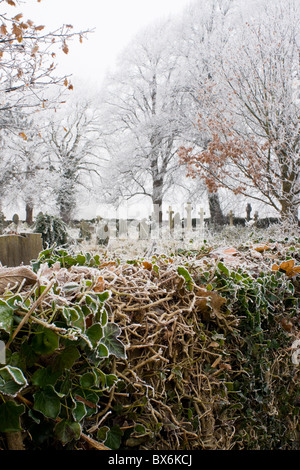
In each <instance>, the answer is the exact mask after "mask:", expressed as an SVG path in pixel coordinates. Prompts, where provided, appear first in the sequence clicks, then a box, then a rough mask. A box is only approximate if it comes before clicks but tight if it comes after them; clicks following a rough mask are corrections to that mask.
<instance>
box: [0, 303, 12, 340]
mask: <svg viewBox="0 0 300 470" xmlns="http://www.w3.org/2000/svg"><path fill="white" fill-rule="evenodd" d="M13 314H14V309H13V308H11V307H10V306H9V305H8V304H7V302H5V300H2V299H0V330H3V331H5V332H6V333H9V334H10V333H11V329H12V324H13Z"/></svg>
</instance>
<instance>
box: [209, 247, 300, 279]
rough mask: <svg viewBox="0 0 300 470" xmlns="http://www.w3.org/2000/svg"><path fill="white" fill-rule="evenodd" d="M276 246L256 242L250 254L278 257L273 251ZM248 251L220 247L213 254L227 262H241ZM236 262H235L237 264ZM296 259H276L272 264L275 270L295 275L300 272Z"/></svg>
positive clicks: (262, 256)
mask: <svg viewBox="0 0 300 470" xmlns="http://www.w3.org/2000/svg"><path fill="white" fill-rule="evenodd" d="M273 250H274V247H272V246H269V245H268V244H264V243H260V244H254V245H252V246H251V247H249V255H250V256H251V258H252V259H253V258H254V259H273V260H275V259H276V258H277V259H278V254H276V253H272V252H273ZM245 254H246V255H247V253H245V252H244V253H242V252H240V251H238V250H237V249H236V248H234V247H226V248H219V249H216V250H213V251H212V252H211V255H212V256H213V257H215V258H216V257H217V258H220V259H223V260H224V261H225V262H232V261H236V263H239V260H240V261H242V260H243V255H245ZM236 263H235V264H236ZM296 263H297V262H296V260H295V259H288V260H285V261H282V262H279V261H277V260H276V262H275V263H274V264H273V265H272V266H271V270H272V271H273V272H276V271H280V272H283V273H285V274H286V276H288V277H290V278H291V277H294V276H297V275H299V274H300V264H296Z"/></svg>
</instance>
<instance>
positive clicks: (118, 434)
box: [104, 426, 123, 450]
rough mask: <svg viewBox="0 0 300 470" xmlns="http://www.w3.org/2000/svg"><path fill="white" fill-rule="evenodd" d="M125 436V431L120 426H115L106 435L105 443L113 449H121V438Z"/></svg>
mask: <svg viewBox="0 0 300 470" xmlns="http://www.w3.org/2000/svg"><path fill="white" fill-rule="evenodd" d="M122 436H123V431H122V430H121V429H120V428H119V426H113V427H112V428H111V429H110V430H109V431H108V432H107V436H106V440H105V442H104V445H106V446H107V447H109V448H110V449H112V450H117V449H119V447H120V445H121V438H122Z"/></svg>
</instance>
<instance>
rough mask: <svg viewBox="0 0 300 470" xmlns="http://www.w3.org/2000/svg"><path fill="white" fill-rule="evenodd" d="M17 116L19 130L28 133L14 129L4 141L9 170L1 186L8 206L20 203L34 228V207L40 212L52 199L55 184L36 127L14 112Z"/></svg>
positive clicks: (5, 157)
mask: <svg viewBox="0 0 300 470" xmlns="http://www.w3.org/2000/svg"><path fill="white" fill-rule="evenodd" d="M14 116H15V118H16V116H18V119H17V122H16V128H17V129H18V130H19V129H21V128H22V129H24V131H25V130H26V134H25V132H24V131H23V132H12V130H11V131H10V134H9V138H7V139H6V140H5V145H4V148H3V155H4V161H6V167H7V171H6V173H5V175H3V177H2V178H3V179H2V184H1V187H2V188H3V189H4V196H5V200H6V203H7V204H8V205H15V204H16V203H17V202H21V203H23V204H24V205H25V212H26V222H27V223H28V224H29V225H31V224H32V223H33V211H34V208H35V207H37V209H38V210H40V206H41V204H45V203H46V201H48V200H49V196H50V195H51V186H52V184H53V181H51V178H52V175H51V173H50V172H49V169H48V162H47V160H46V158H45V155H44V144H43V141H42V136H41V134H40V132H39V129H38V127H37V125H35V124H34V121H33V120H32V119H31V118H28V116H26V115H24V114H21V113H16V112H15V113H14ZM2 163H3V162H2Z"/></svg>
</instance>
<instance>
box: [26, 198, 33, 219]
mask: <svg viewBox="0 0 300 470" xmlns="http://www.w3.org/2000/svg"><path fill="white" fill-rule="evenodd" d="M25 210H26V220H25V221H26V224H27V225H32V224H33V204H32V203H31V202H30V201H28V202H27V203H26V208H25Z"/></svg>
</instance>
